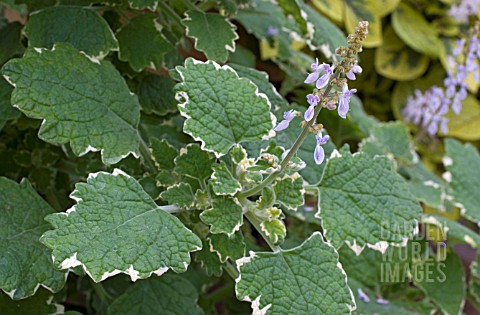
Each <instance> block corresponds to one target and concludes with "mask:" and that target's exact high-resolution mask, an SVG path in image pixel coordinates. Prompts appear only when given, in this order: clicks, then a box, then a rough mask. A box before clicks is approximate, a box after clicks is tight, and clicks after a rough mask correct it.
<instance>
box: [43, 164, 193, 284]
mask: <svg viewBox="0 0 480 315" xmlns="http://www.w3.org/2000/svg"><path fill="white" fill-rule="evenodd" d="M75 188H76V189H75V191H74V192H73V193H72V195H71V196H72V198H74V199H75V200H77V204H76V205H75V206H74V207H72V208H70V209H69V210H67V212H66V213H58V214H52V215H49V216H47V217H46V220H47V221H48V222H50V223H51V224H52V225H53V227H54V228H55V229H54V230H52V231H48V232H46V233H45V234H44V235H43V236H42V238H41V242H42V243H43V244H45V245H46V246H48V247H49V248H52V249H53V254H52V256H53V261H54V264H55V266H56V267H58V268H61V269H68V268H72V267H75V266H82V267H83V269H84V270H85V271H86V272H87V274H88V275H89V276H90V277H91V278H92V279H93V280H94V281H95V282H99V281H102V280H105V279H106V278H108V277H111V276H113V275H115V274H118V273H125V274H128V275H129V276H130V278H131V279H132V280H133V281H135V280H136V279H144V278H148V277H149V276H150V275H151V274H152V273H155V274H157V275H161V274H163V273H164V272H166V271H167V270H168V269H172V270H173V271H175V272H184V271H185V270H186V269H187V266H188V264H189V263H190V255H189V252H191V251H196V250H199V249H200V248H201V242H200V239H199V238H198V237H197V236H196V235H195V234H193V233H192V232H191V231H190V230H188V229H187V228H186V227H185V226H184V225H183V223H182V222H180V220H179V219H177V218H176V217H175V216H173V215H171V214H169V213H167V212H164V211H163V210H161V209H160V208H158V206H157V205H156V204H155V202H154V201H153V200H152V199H151V198H150V196H149V195H148V194H147V193H146V192H145V191H143V189H142V186H140V184H139V183H138V182H137V181H136V180H135V179H133V178H132V177H130V176H128V175H127V174H125V173H123V172H122V171H120V170H115V171H114V172H113V173H112V174H108V173H103V172H100V173H95V174H90V175H89V177H88V179H87V183H79V184H77V185H76V186H75ZM132 244H135V246H132Z"/></svg>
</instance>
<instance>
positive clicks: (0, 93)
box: [0, 77, 20, 130]
mask: <svg viewBox="0 0 480 315" xmlns="http://www.w3.org/2000/svg"><path fill="white" fill-rule="evenodd" d="M12 91H13V87H12V86H11V85H10V84H8V82H7V81H5V79H3V78H2V77H0V130H2V127H3V125H4V124H5V122H6V121H7V120H10V119H16V118H18V117H19V116H20V111H18V110H17V109H16V108H15V107H13V106H12V104H11V103H10V97H11V95H12Z"/></svg>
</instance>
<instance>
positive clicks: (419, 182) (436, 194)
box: [404, 163, 447, 210]
mask: <svg viewBox="0 0 480 315" xmlns="http://www.w3.org/2000/svg"><path fill="white" fill-rule="evenodd" d="M404 170H405V171H406V173H407V175H408V177H409V180H408V185H409V186H410V191H411V192H412V194H414V195H415V197H417V199H418V200H419V201H421V202H423V203H425V204H426V205H428V206H430V207H434V208H437V209H439V210H445V208H444V206H445V205H444V203H445V199H446V190H447V188H446V186H445V182H444V181H443V180H442V179H441V178H439V177H438V176H437V175H436V174H434V173H432V172H430V171H429V170H428V169H427V168H426V166H425V165H424V164H423V163H416V164H413V165H412V166H410V167H409V168H406V169H404Z"/></svg>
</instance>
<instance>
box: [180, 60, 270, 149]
mask: <svg viewBox="0 0 480 315" xmlns="http://www.w3.org/2000/svg"><path fill="white" fill-rule="evenodd" d="M176 70H177V72H178V73H179V74H180V76H181V78H182V82H181V83H179V84H178V85H177V93H178V96H179V97H181V98H183V100H184V102H183V103H182V104H180V105H179V109H180V113H181V114H182V116H184V117H186V118H187V120H186V121H185V124H184V126H183V130H184V132H186V133H187V134H189V135H191V136H192V137H193V138H195V139H196V140H198V141H202V142H203V145H202V148H204V149H205V150H208V151H213V152H215V154H216V155H217V156H222V155H225V154H227V153H228V151H229V149H230V148H231V147H232V146H233V145H235V144H238V143H240V142H242V141H247V140H260V139H262V137H264V136H266V135H268V133H269V131H271V130H272V128H273V127H274V123H275V119H274V117H273V115H272V114H271V113H270V102H269V101H268V98H267V97H266V96H265V95H264V94H259V92H258V88H257V87H256V86H255V84H253V83H252V82H251V81H250V80H248V79H245V78H239V77H238V75H237V73H236V72H235V71H234V70H233V69H232V68H230V67H228V66H223V67H220V66H219V65H218V64H217V63H215V62H212V61H209V62H201V61H197V60H194V59H192V58H189V59H187V60H186V61H185V66H183V67H177V68H176Z"/></svg>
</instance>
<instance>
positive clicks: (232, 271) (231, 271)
mask: <svg viewBox="0 0 480 315" xmlns="http://www.w3.org/2000/svg"><path fill="white" fill-rule="evenodd" d="M223 269H224V270H225V271H226V272H227V273H228V275H229V276H230V277H231V278H232V279H233V280H235V279H237V278H238V276H239V275H240V274H239V273H238V270H237V268H235V266H234V265H233V264H232V263H231V262H230V261H228V260H227V261H226V262H225V265H224V266H223Z"/></svg>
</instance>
